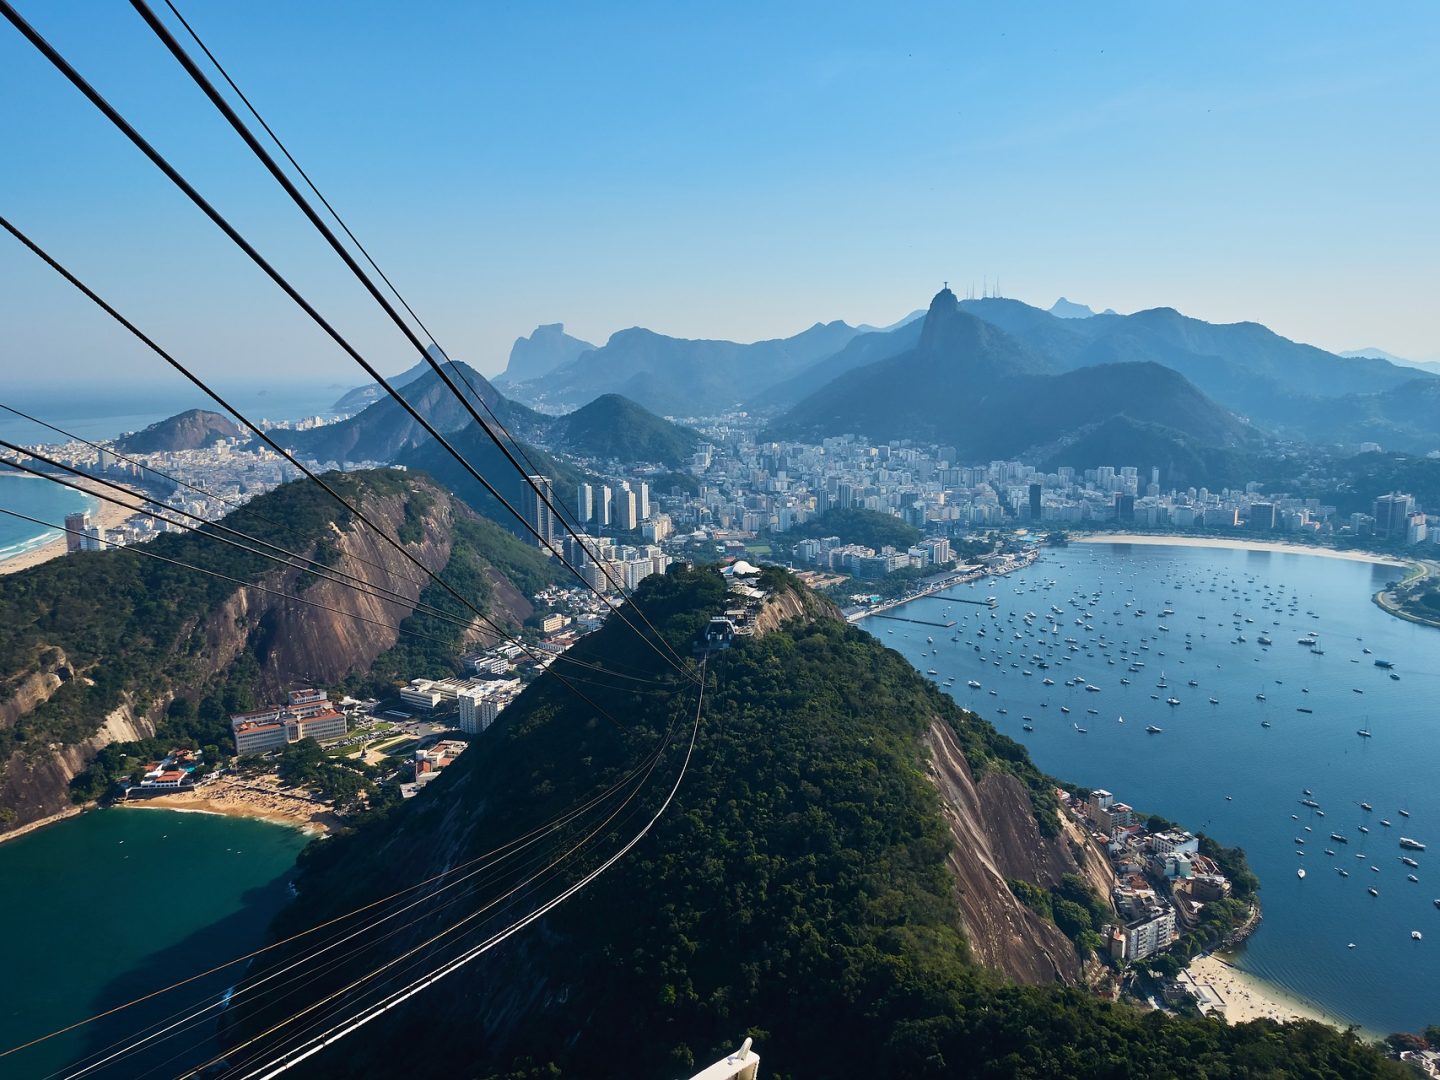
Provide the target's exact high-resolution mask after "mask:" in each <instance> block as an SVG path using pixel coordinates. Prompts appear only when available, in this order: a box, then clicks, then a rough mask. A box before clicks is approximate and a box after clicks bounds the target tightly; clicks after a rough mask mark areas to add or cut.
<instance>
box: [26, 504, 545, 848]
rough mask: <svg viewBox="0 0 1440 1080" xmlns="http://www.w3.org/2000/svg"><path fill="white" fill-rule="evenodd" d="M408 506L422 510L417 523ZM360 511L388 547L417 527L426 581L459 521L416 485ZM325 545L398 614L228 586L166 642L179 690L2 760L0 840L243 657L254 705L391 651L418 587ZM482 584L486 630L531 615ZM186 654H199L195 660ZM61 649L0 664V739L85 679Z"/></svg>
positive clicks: (132, 698)
mask: <svg viewBox="0 0 1440 1080" xmlns="http://www.w3.org/2000/svg"><path fill="white" fill-rule="evenodd" d="M416 492H421V493H422V495H423V498H422V499H421V500H420V501H419V502H413V501H411V500H412V497H413V495H414V494H415V493H416ZM417 506H423V510H421V511H420V512H419V514H418V517H417V515H416V509H415V508H416V507H417ZM363 508H364V509H365V512H366V514H367V515H368V516H370V517H371V519H372V520H374V521H375V522H376V524H377V525H379V526H380V527H381V528H383V529H384V530H385V532H387V533H388V534H390V535H392V536H394V535H397V534H398V533H399V532H400V531H401V529H402V527H404V526H405V525H406V522H407V514H408V515H409V519H410V522H411V524H412V525H414V524H418V525H419V526H420V530H419V534H420V538H419V539H418V540H417V541H415V542H412V543H408V544H407V545H406V549H407V550H408V551H409V552H410V553H411V554H413V555H414V556H415V557H416V558H417V559H419V561H420V562H421V563H422V564H423V565H424V566H426V567H427V568H429V569H430V570H431V571H435V572H439V571H441V570H443V569H444V567H445V566H446V564H447V563H448V562H449V559H450V555H451V550H452V547H453V543H454V533H453V528H452V526H453V524H454V521H455V516H456V515H457V514H469V513H470V512H469V511H468V510H466V509H464V508H463V507H461V506H460V505H459V504H458V503H456V502H455V501H454V500H452V499H451V498H449V497H448V496H446V495H444V494H443V493H442V492H440V491H439V490H438V489H437V488H434V487H433V486H431V485H429V484H424V483H412V484H411V485H410V486H408V487H404V488H401V489H399V490H387V491H382V492H373V491H372V492H370V493H369V495H368V496H367V497H366V498H365V499H364V507H363ZM411 535H414V533H413V530H412V532H411ZM324 539H325V541H326V543H327V544H328V545H329V547H330V550H331V551H332V552H333V553H334V554H335V555H336V556H337V561H336V562H335V563H334V564H335V565H338V566H342V567H343V568H344V570H345V571H346V572H347V573H349V574H353V575H355V576H356V577H359V578H361V579H362V580H363V581H364V582H365V583H366V584H368V585H384V586H385V588H387V589H389V590H391V591H392V592H394V593H398V594H399V595H400V596H401V597H402V598H403V602H402V601H400V600H390V599H380V598H378V597H376V596H374V595H373V594H367V593H362V592H358V591H356V590H355V589H351V588H347V587H345V586H343V585H340V584H336V583H334V582H332V581H314V580H312V581H311V583H310V584H309V585H308V586H303V587H301V583H300V581H299V579H300V578H301V577H302V575H300V574H299V573H298V572H297V571H294V570H286V569H283V568H280V567H278V566H277V567H276V568H275V570H274V571H272V572H270V573H267V574H264V575H263V576H261V577H259V578H257V579H256V584H257V585H259V586H261V587H263V588H264V589H266V590H272V591H269V592H266V591H261V589H260V588H244V587H238V586H237V587H236V588H235V589H234V591H233V592H231V593H230V594H229V595H228V597H226V598H225V599H224V601H223V602H222V603H220V604H219V605H217V606H215V607H214V608H212V609H211V610H210V611H208V612H206V613H205V614H203V615H201V616H199V617H197V618H195V619H193V620H192V621H191V622H190V623H189V624H188V625H187V626H186V627H184V629H183V632H182V633H180V634H179V635H178V636H177V638H176V640H175V644H174V646H173V651H174V652H176V653H179V652H181V651H190V650H193V655H191V656H189V657H188V662H187V664H186V681H185V682H183V683H180V684H177V685H174V686H172V687H170V688H168V689H167V690H165V691H163V692H161V693H158V694H153V695H147V696H137V695H136V694H134V693H131V692H125V693H123V694H122V695H121V697H122V700H121V702H120V704H119V705H118V706H117V707H116V708H115V709H114V710H112V711H111V712H110V713H109V714H108V715H106V716H104V717H100V718H97V721H98V723H97V724H96V725H95V729H94V730H93V734H91V735H89V736H88V737H86V738H83V739H79V740H75V741H69V742H50V743H45V744H42V745H36V744H35V743H34V742H29V743H26V744H25V745H24V747H23V748H22V749H17V750H15V751H14V752H13V753H11V754H10V755H9V757H8V759H6V760H5V762H4V764H3V767H0V834H3V833H4V832H6V831H10V830H13V829H17V828H21V827H23V826H25V825H27V824H30V823H32V822H35V821H37V820H41V819H43V818H46V817H49V816H51V815H54V814H57V813H60V812H62V811H64V810H65V809H66V808H67V807H68V806H69V805H70V799H69V790H68V785H69V782H70V781H71V779H73V778H74V777H75V776H76V775H78V774H79V773H80V772H82V771H83V770H84V769H85V768H86V767H87V765H88V764H89V762H90V761H91V760H92V759H93V758H94V756H95V754H96V753H98V752H99V751H100V750H101V749H102V748H104V747H105V746H108V745H110V744H111V743H115V742H128V741H133V740H137V739H143V738H148V737H149V736H151V735H153V734H155V731H156V725H157V724H158V723H159V722H160V720H161V719H162V718H163V716H164V713H165V709H166V707H167V706H168V705H169V704H170V701H171V700H172V698H173V697H175V696H186V697H193V696H196V695H197V694H198V693H199V692H201V691H202V690H203V688H204V687H205V686H206V685H207V684H208V683H209V682H210V681H211V680H213V679H214V678H216V677H217V676H219V675H220V674H221V673H223V672H224V671H225V670H227V669H228V668H229V667H230V665H232V664H233V663H235V661H236V660H237V658H239V657H241V656H242V655H243V654H246V653H249V654H250V655H253V656H254V658H255V660H256V662H257V664H258V667H259V674H258V678H257V679H256V682H255V685H254V688H253V689H254V693H255V697H256V699H257V700H260V701H265V700H275V699H277V698H278V697H280V696H281V695H283V693H284V692H285V691H286V690H288V689H290V688H291V687H294V686H296V685H301V684H316V685H321V686H327V685H334V684H335V683H337V682H340V681H342V680H343V679H344V678H345V677H346V676H348V675H350V674H353V673H357V672H364V671H367V670H369V668H370V666H371V665H372V664H373V663H374V661H375V659H376V657H378V656H379V655H380V654H381V653H383V652H385V651H386V650H387V649H389V648H390V647H391V646H393V645H394V644H395V642H396V639H397V638H398V636H399V633H398V631H397V630H396V629H394V627H395V626H396V625H397V624H398V623H400V622H401V621H402V620H403V619H404V618H405V617H406V616H407V615H408V614H409V613H410V611H411V609H412V608H413V606H414V604H415V601H416V599H417V598H418V597H419V595H420V592H421V590H422V585H423V584H426V583H428V580H429V579H428V578H425V577H424V576H423V575H422V574H421V573H420V571H419V570H417V569H416V568H415V567H414V566H413V565H412V564H410V563H409V562H408V561H407V560H405V559H404V558H403V557H402V556H401V555H400V554H399V553H398V552H397V551H395V549H394V548H393V547H391V546H390V545H389V544H387V543H385V542H384V541H383V540H381V539H379V538H378V537H377V536H376V535H375V534H374V533H372V532H371V531H370V530H369V529H368V528H366V527H365V526H363V525H361V524H360V523H359V522H358V521H354V522H350V523H349V524H347V525H345V526H343V527H342V526H340V525H338V524H336V523H334V522H331V523H330V526H329V535H328V536H327V537H325V538H324ZM487 576H488V578H489V580H490V584H491V587H492V597H491V611H492V613H493V614H494V615H495V616H496V618H497V621H499V622H501V623H510V624H514V625H518V624H519V623H520V622H522V621H523V620H524V619H525V617H526V616H528V615H529V614H530V612H531V610H532V609H531V606H530V604H529V601H528V600H527V599H526V597H525V596H524V594H523V593H521V592H520V591H519V590H518V589H516V588H515V586H514V585H513V584H512V583H511V582H510V581H509V580H508V579H506V578H505V576H504V575H503V574H501V573H499V572H498V571H495V570H493V569H492V570H490V571H489V572H488V575H487ZM297 589H298V590H299V591H298V592H297ZM277 593H280V594H290V595H298V596H299V597H301V598H302V599H303V600H305V601H309V603H297V602H292V601H291V600H290V599H288V598H287V596H285V595H276V594H277ZM315 605H320V606H315ZM325 609H331V610H325ZM475 636H476V637H478V636H479V635H478V634H477V635H475ZM197 642H203V645H200V646H199V647H198V648H196V647H195V643H197ZM67 648H68V642H67V641H65V640H64V638H63V635H60V636H57V638H56V640H54V641H51V642H46V643H44V645H43V646H42V647H41V648H39V649H37V650H35V652H34V655H33V656H31V657H29V658H22V657H5V658H0V662H3V663H4V664H7V665H13V671H12V673H11V675H10V677H9V678H8V679H6V680H5V681H4V682H0V730H4V729H8V728H12V727H14V726H15V725H16V724H17V723H20V722H23V720H24V718H25V717H26V716H27V715H28V714H30V713H31V712H32V711H33V710H34V709H35V708H36V707H38V706H39V705H41V704H42V703H43V702H45V701H47V700H48V699H49V698H50V697H51V696H52V695H53V694H54V693H55V692H56V691H58V690H59V689H60V688H61V687H62V686H63V685H65V684H66V683H67V682H68V681H70V680H71V679H79V680H88V679H89V674H87V671H86V670H84V669H77V668H76V667H75V666H74V665H72V663H71V661H70V659H69V656H68V653H67ZM71 651H73V650H71ZM99 663H100V664H103V663H105V660H104V659H101V660H100V661H99ZM90 673H91V674H94V673H95V669H93V668H92V669H91V671H90Z"/></svg>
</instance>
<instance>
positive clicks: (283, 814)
mask: <svg viewBox="0 0 1440 1080" xmlns="http://www.w3.org/2000/svg"><path fill="white" fill-rule="evenodd" d="M116 805H117V806H124V807H133V808H136V809H140V810H146V809H154V810H181V811H188V812H190V813H203V814H223V815H224V816H226V817H247V818H257V819H259V820H261V821H272V822H275V823H276V824H278V825H293V826H296V827H299V828H303V829H305V831H306V832H310V833H315V834H322V833H329V832H333V831H334V830H335V829H337V828H339V826H340V819H339V818H338V817H337V816H336V815H335V814H334V812H333V811H332V810H331V808H330V805H329V804H328V803H322V802H312V801H311V800H310V798H309V797H308V795H307V794H306V793H305V792H304V791H301V790H299V789H294V788H282V787H281V786H280V781H279V779H278V778H277V777H274V776H261V777H255V778H249V777H246V778H244V779H241V778H237V777H233V776H221V777H217V778H216V779H214V780H211V781H210V782H208V783H205V784H201V785H200V786H199V787H198V788H196V789H195V790H194V791H177V792H175V793H174V794H173V795H157V796H155V797H153V798H149V799H134V800H131V801H129V802H123V803H117V804H116Z"/></svg>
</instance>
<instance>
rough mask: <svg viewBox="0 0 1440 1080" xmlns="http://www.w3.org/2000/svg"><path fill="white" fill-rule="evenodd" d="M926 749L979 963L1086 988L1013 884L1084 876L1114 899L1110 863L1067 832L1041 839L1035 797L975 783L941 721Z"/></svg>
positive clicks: (1018, 787) (1064, 944) (1004, 780)
mask: <svg viewBox="0 0 1440 1080" xmlns="http://www.w3.org/2000/svg"><path fill="white" fill-rule="evenodd" d="M925 741H926V746H927V747H928V749H929V751H930V779H931V780H932V781H933V782H934V784H935V786H936V788H937V789H938V790H939V792H940V796H941V798H942V800H943V801H944V804H945V819H946V821H947V822H948V823H949V825H950V835H951V837H952V838H953V840H954V847H953V848H952V849H951V852H950V859H949V865H950V870H951V873H952V874H953V875H954V877H955V895H956V901H957V903H958V904H959V905H960V913H961V917H962V919H963V921H964V924H965V933H966V937H967V938H968V939H969V941H970V946H971V948H972V949H974V951H975V955H976V957H977V958H978V959H979V960H980V962H981V963H983V964H985V965H986V966H987V967H990V968H994V969H995V970H997V971H1000V972H1002V973H1004V974H1005V975H1006V976H1008V977H1009V978H1011V979H1014V980H1015V981H1016V982H1024V983H1047V982H1057V981H1059V982H1067V983H1076V982H1078V981H1080V978H1081V964H1080V959H1079V957H1078V956H1077V954H1076V952H1075V947H1074V946H1073V945H1072V944H1071V943H1070V941H1069V940H1068V939H1067V938H1066V937H1065V935H1064V934H1062V933H1061V932H1060V931H1059V929H1058V928H1057V927H1056V926H1055V925H1054V924H1053V923H1051V922H1048V921H1047V920H1045V919H1043V918H1041V917H1040V916H1039V915H1037V914H1035V912H1033V911H1031V910H1030V909H1029V908H1027V907H1026V906H1025V905H1024V904H1022V903H1021V902H1020V901H1019V899H1017V898H1016V896H1015V895H1014V894H1013V893H1012V892H1011V891H1010V887H1009V885H1008V884H1007V882H1008V881H1010V880H1014V879H1017V878H1018V879H1022V880H1025V881H1029V882H1031V883H1032V884H1035V885H1039V886H1041V887H1042V888H1048V887H1049V886H1051V885H1055V884H1057V883H1058V882H1059V881H1060V879H1061V877H1063V876H1064V875H1065V874H1078V875H1080V876H1082V877H1084V878H1085V879H1086V880H1087V881H1088V882H1089V883H1090V886H1091V888H1093V889H1095V890H1096V891H1097V892H1099V893H1100V895H1102V896H1109V894H1110V885H1111V884H1112V882H1113V877H1112V875H1111V873H1110V869H1109V863H1108V862H1107V861H1106V860H1105V858H1104V856H1103V854H1102V853H1100V852H1098V851H1096V850H1095V849H1094V848H1093V847H1092V846H1091V845H1090V843H1089V841H1088V839H1086V838H1085V837H1084V836H1083V835H1080V834H1078V833H1075V832H1073V831H1070V830H1062V831H1061V833H1060V834H1059V835H1058V836H1056V837H1045V836H1042V835H1041V834H1040V830H1039V828H1038V827H1037V825H1036V823H1035V815H1034V810H1033V808H1032V806H1031V802H1030V796H1029V795H1028V794H1027V793H1026V791H1025V788H1024V786H1023V785H1022V784H1021V783H1020V781H1019V780H1017V779H1016V778H1015V777H1013V776H1010V775H1009V774H1006V773H999V772H991V773H988V774H987V775H985V776H984V777H983V778H982V779H981V780H980V781H979V783H976V781H975V778H974V775H973V773H972V772H971V769H970V765H969V763H968V762H967V761H966V760H965V756H964V754H963V753H962V752H961V750H960V747H959V745H958V744H957V743H956V740H955V733H954V732H953V731H952V730H951V729H950V726H949V725H948V724H946V723H945V722H944V721H943V720H940V719H938V718H937V719H936V720H935V721H934V722H933V723H932V724H931V725H930V730H929V732H928V733H927V735H926V740H925Z"/></svg>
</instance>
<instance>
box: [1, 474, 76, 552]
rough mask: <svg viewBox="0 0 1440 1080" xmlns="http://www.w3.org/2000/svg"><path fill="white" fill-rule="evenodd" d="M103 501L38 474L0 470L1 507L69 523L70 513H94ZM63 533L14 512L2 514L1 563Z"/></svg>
mask: <svg viewBox="0 0 1440 1080" xmlns="http://www.w3.org/2000/svg"><path fill="white" fill-rule="evenodd" d="M98 505H99V500H98V499H95V498H93V497H92V496H89V495H82V494H81V493H80V492H78V491H73V490H71V489H70V488H67V487H61V486H60V485H59V484H53V483H51V482H50V481H49V480H43V479H41V478H39V477H36V476H23V475H17V474H15V473H13V472H0V507H3V508H4V509H6V510H14V511H15V512H16V513H20V514H24V515H26V516H27V517H32V518H39V519H40V520H41V521H50V522H54V523H55V524H56V525H63V524H64V523H65V515H66V514H78V513H85V512H89V513H93V512H94V510H95V508H96V507H97V506H98ZM61 535H63V534H62V533H61V532H60V531H59V530H58V529H47V528H44V527H42V526H40V525H36V524H35V523H34V522H30V521H25V520H23V519H21V518H18V517H13V516H11V515H10V514H0V562H4V561H5V560H6V559H8V558H11V557H12V556H15V555H21V554H23V553H25V552H27V551H31V550H33V549H35V548H37V547H43V546H44V545H45V544H48V543H49V542H50V541H51V540H54V539H55V538H56V537H58V536H61Z"/></svg>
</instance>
